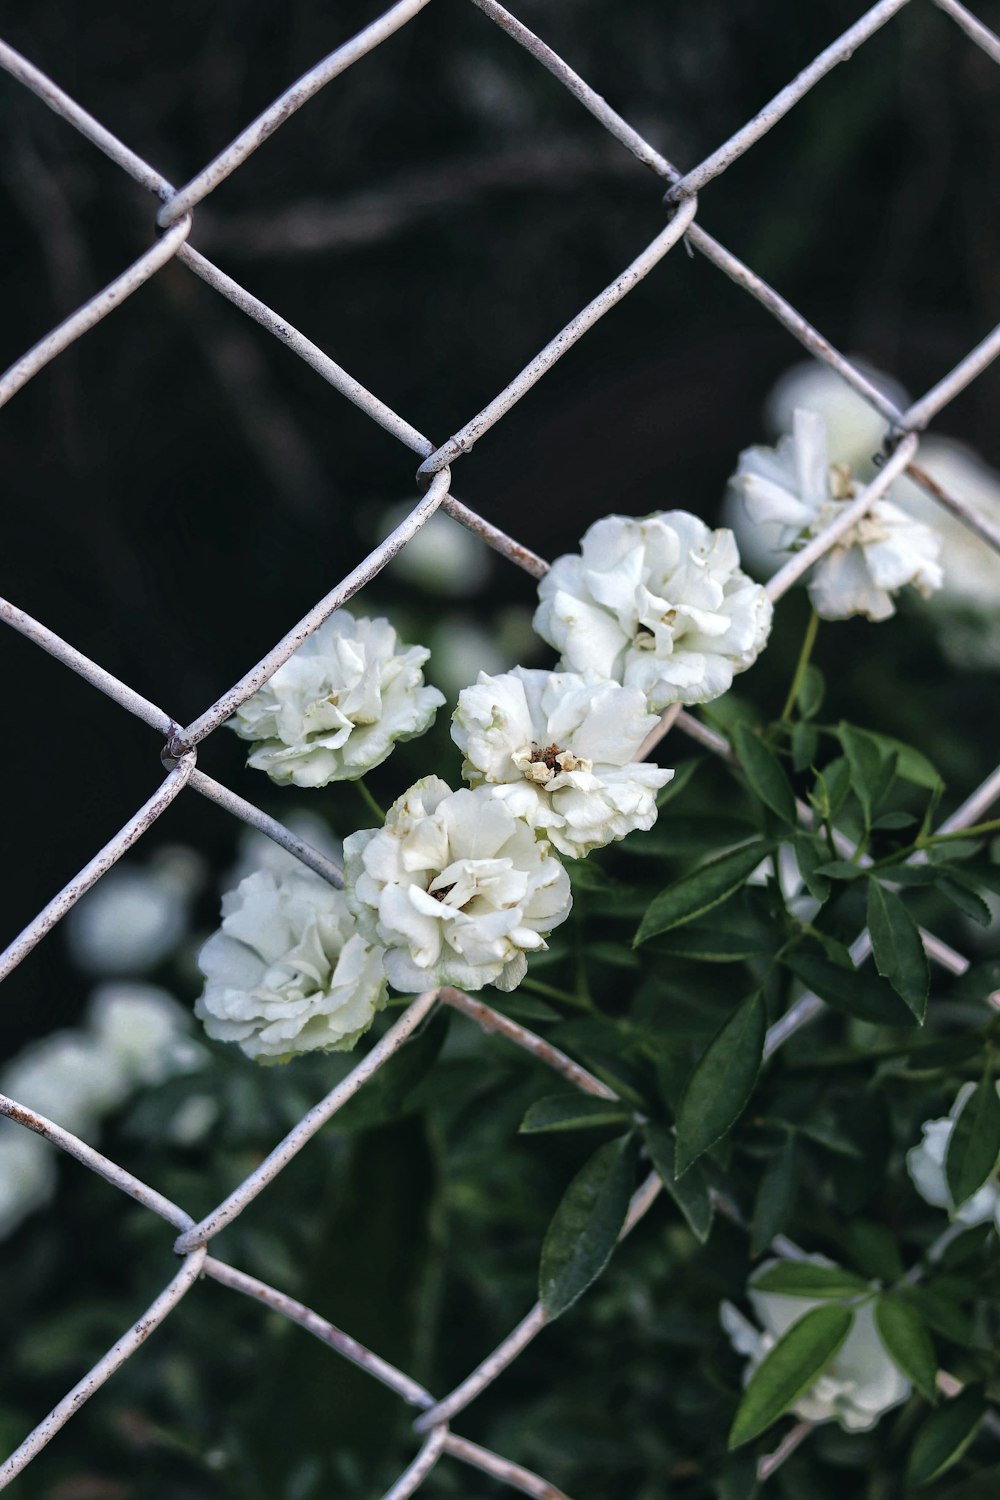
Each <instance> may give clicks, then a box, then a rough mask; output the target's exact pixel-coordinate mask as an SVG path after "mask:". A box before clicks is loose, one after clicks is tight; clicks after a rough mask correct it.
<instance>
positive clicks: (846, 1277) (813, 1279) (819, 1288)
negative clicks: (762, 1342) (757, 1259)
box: [751, 1260, 871, 1298]
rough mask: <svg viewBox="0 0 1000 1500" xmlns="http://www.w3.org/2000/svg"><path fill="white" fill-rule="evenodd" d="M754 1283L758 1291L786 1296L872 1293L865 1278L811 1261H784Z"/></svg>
mask: <svg viewBox="0 0 1000 1500" xmlns="http://www.w3.org/2000/svg"><path fill="white" fill-rule="evenodd" d="M751 1284H752V1286H753V1289H754V1291H755V1292H778V1293H780V1295H781V1296H782V1297H824V1298H825V1297H860V1296H861V1295H862V1294H863V1293H865V1292H870V1291H871V1286H870V1285H869V1283H868V1282H867V1281H866V1280H865V1279H864V1277H863V1276H858V1275H856V1274H855V1273H854V1272H853V1271H845V1270H844V1269H843V1267H842V1266H817V1265H814V1264H813V1262H812V1261H809V1260H780V1261H778V1262H777V1264H776V1265H773V1266H768V1268H767V1270H766V1271H760V1272H759V1273H758V1274H757V1275H756V1276H754V1277H753V1280H752V1283H751Z"/></svg>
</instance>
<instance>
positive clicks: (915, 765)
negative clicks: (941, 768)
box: [868, 731, 941, 791]
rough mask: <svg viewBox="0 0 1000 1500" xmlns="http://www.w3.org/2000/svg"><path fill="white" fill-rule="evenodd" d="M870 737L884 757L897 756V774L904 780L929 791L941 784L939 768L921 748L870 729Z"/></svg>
mask: <svg viewBox="0 0 1000 1500" xmlns="http://www.w3.org/2000/svg"><path fill="white" fill-rule="evenodd" d="M868 737H869V739H872V740H874V741H875V743H876V745H877V746H878V748H879V749H880V750H881V752H882V756H883V758H884V759H888V758H890V757H893V756H894V757H895V761H896V775H897V776H901V777H902V778H903V780H904V781H909V782H911V783H912V785H913V786H922V787H926V789H927V790H928V791H933V790H934V789H935V788H936V787H938V786H940V785H941V777H940V776H939V775H938V772H937V770H936V769H935V767H934V766H932V765H931V763H930V761H929V760H928V759H927V757H926V755H924V754H923V753H922V752H921V751H920V750H915V749H914V747H913V746H912V745H905V744H904V743H903V741H902V740H895V739H893V738H892V736H891V735H888V734H872V733H871V732H870V731H869V732H868Z"/></svg>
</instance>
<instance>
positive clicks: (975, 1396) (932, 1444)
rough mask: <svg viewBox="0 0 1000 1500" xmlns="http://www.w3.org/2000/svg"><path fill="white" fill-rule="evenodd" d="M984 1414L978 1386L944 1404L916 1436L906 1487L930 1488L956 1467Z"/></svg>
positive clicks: (983, 1402)
mask: <svg viewBox="0 0 1000 1500" xmlns="http://www.w3.org/2000/svg"><path fill="white" fill-rule="evenodd" d="M985 1414H986V1402H985V1400H984V1398H983V1388H982V1386H980V1385H970V1386H966V1388H965V1390H964V1391H962V1393H961V1395H958V1396H955V1397H954V1398H953V1400H951V1401H946V1402H945V1404H944V1405H943V1406H942V1407H941V1408H940V1409H939V1410H938V1411H936V1412H935V1413H934V1414H933V1416H932V1417H931V1418H930V1420H929V1421H928V1422H926V1423H925V1424H924V1426H923V1427H922V1428H921V1429H920V1431H919V1432H918V1434H917V1440H916V1442H915V1443H914V1445H913V1448H912V1449H911V1451H910V1461H909V1464H908V1465H907V1470H906V1477H907V1479H908V1480H909V1482H910V1484H914V1485H923V1484H930V1483H931V1482H932V1481H933V1480H935V1479H937V1478H939V1477H940V1475H942V1474H944V1473H945V1472H946V1470H948V1469H950V1468H951V1466H952V1464H956V1463H958V1460H959V1459H960V1458H961V1457H962V1454H963V1453H964V1452H965V1450H966V1448H968V1446H969V1444H970V1443H971V1442H972V1439H973V1438H974V1437H975V1435H976V1433H977V1431H978V1430H979V1424H980V1422H981V1421H982V1420H983V1417H984V1416H985Z"/></svg>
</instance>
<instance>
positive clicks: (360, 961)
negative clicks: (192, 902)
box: [195, 865, 386, 1062]
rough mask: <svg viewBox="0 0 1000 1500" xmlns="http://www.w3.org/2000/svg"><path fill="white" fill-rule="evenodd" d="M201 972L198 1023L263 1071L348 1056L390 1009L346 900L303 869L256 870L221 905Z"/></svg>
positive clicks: (372, 951) (375, 961) (378, 967)
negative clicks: (300, 1057)
mask: <svg viewBox="0 0 1000 1500" xmlns="http://www.w3.org/2000/svg"><path fill="white" fill-rule="evenodd" d="M198 964H199V966H200V968H201V971H202V973H203V974H204V976H205V980H206V983H205V989H204V991H203V993H202V995H201V996H200V998H199V999H198V1000H197V1002H196V1003H195V1015H196V1016H198V1017H199V1018H200V1019H201V1020H202V1021H204V1023H205V1030H206V1031H207V1032H208V1034H209V1036H210V1037H214V1038H215V1039H216V1040H217V1041H221V1042H236V1043H237V1044H238V1045H239V1047H240V1048H241V1050H242V1051H243V1052H244V1053H245V1054H246V1056H247V1057H252V1058H257V1059H258V1060H260V1061H261V1062H285V1061H287V1060H288V1059H289V1058H290V1057H294V1056H296V1055H297V1054H299V1053H300V1052H314V1051H322V1052H343V1051H347V1050H348V1049H349V1048H351V1047H353V1046H354V1045H355V1043H356V1042H358V1041H359V1040H360V1039H361V1037H362V1036H363V1035H364V1034H365V1032H366V1031H367V1030H368V1028H369V1026H370V1025H371V1024H372V1021H373V1020H374V1018H375V1012H376V1011H377V1010H380V1009H381V1008H382V1006H383V1005H384V1004H385V1001H386V989H385V979H384V977H383V974H382V961H381V954H380V953H379V952H378V950H377V949H376V948H373V947H371V946H369V944H368V943H366V942H365V940H364V938H363V937H362V936H361V935H360V934H359V933H358V932H357V930H356V929H355V925H354V921H353V919H352V917H351V915H350V913H349V911H348V909H347V903H346V901H345V899H344V893H343V892H342V891H338V890H336V889H335V887H334V886H332V885H330V884H328V882H327V881H325V880H323V879H322V878H321V877H320V876H319V875H316V874H314V873H313V871H312V870H308V869H306V868H305V867H304V866H302V865H299V866H298V868H297V869H294V870H287V871H284V872H282V873H280V874H278V875H274V874H272V873H271V872H270V871H268V870H259V871H258V872H257V873H256V874H254V875H249V876H248V877H247V878H246V879H245V880H242V881H240V884H239V885H238V886H237V888H236V890H235V891H230V892H229V894H228V895H226V896H224V897H223V901H222V926H221V928H220V929H219V931H218V932H215V933H213V934H212V936H211V937H210V938H209V939H208V942H207V943H206V944H205V946H204V947H203V948H202V950H201V953H200V954H199V956H198Z"/></svg>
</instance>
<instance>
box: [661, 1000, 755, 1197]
mask: <svg viewBox="0 0 1000 1500" xmlns="http://www.w3.org/2000/svg"><path fill="white" fill-rule="evenodd" d="M766 1029H767V1014H766V1010H765V1006H764V997H763V995H762V994H761V993H760V992H759V991H758V992H757V993H756V994H754V995H751V996H750V998H749V999H748V1000H744V1002H743V1004H742V1005H741V1006H740V1007H739V1009H738V1010H736V1011H735V1012H734V1013H733V1014H732V1015H731V1016H730V1017H729V1019H728V1020H727V1021H726V1022H725V1024H724V1025H723V1026H722V1027H721V1029H720V1030H719V1031H717V1032H716V1034H715V1036H714V1037H713V1038H712V1040H711V1041H710V1042H709V1044H708V1046H707V1047H706V1049H705V1051H704V1053H703V1054H702V1057H701V1059H700V1061H699V1062H698V1064H697V1066H696V1067H695V1069H694V1072H693V1073H692V1074H691V1076H690V1078H689V1079H688V1081H687V1084H686V1086H685V1089H684V1094H683V1097H682V1099H681V1102H680V1107H679V1109H678V1111H677V1173H678V1175H680V1174H682V1173H684V1172H686V1171H687V1169H688V1167H690V1166H691V1164H692V1162H695V1161H697V1159H698V1157H699V1156H701V1154H702V1152H704V1151H707V1150H708V1148H709V1146H711V1145H713V1144H714V1143H715V1142H716V1141H717V1140H718V1139H719V1137H720V1136H723V1135H725V1133H726V1131H727V1130H729V1129H730V1127H731V1126H732V1125H734V1124H735V1123H736V1121H737V1120H738V1119H739V1117H740V1115H741V1114H742V1113H743V1110H744V1109H745V1107H746V1104H747V1100H748V1099H749V1098H750V1095H751V1094H752V1093H753V1086H754V1084H755V1083H756V1081H757V1074H758V1073H759V1071H760V1064H761V1058H762V1056H763V1052H764V1035H765V1032H766Z"/></svg>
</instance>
